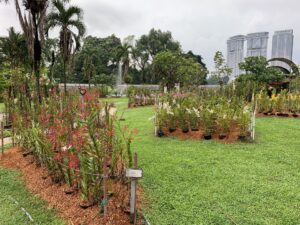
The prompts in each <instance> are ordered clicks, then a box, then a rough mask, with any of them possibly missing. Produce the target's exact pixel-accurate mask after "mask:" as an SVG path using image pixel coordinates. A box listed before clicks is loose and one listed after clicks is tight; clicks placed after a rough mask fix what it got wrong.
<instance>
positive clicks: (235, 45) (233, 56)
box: [227, 35, 245, 81]
mask: <svg viewBox="0 0 300 225" xmlns="http://www.w3.org/2000/svg"><path fill="white" fill-rule="evenodd" d="M244 42H245V36H244V35H237V36H233V37H231V38H229V40H228V41H227V65H228V67H229V68H231V69H232V74H231V77H230V81H232V80H234V79H235V78H236V77H237V76H239V75H240V74H241V73H242V71H241V70H240V69H239V63H240V62H242V61H243V60H244Z"/></svg>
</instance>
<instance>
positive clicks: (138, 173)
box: [126, 169, 143, 178]
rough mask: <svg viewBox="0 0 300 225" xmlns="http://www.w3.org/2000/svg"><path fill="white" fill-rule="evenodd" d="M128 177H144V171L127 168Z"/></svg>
mask: <svg viewBox="0 0 300 225" xmlns="http://www.w3.org/2000/svg"><path fill="white" fill-rule="evenodd" d="M126 177H131V178H141V177H143V171H142V170H139V169H127V170H126Z"/></svg>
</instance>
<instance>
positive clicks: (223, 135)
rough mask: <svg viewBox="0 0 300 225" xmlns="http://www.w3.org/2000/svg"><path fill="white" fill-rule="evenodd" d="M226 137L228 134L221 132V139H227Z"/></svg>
mask: <svg viewBox="0 0 300 225" xmlns="http://www.w3.org/2000/svg"><path fill="white" fill-rule="evenodd" d="M226 137H227V135H226V134H219V139H220V140H223V139H225V138H226Z"/></svg>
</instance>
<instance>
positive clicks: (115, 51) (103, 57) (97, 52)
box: [74, 35, 122, 84]
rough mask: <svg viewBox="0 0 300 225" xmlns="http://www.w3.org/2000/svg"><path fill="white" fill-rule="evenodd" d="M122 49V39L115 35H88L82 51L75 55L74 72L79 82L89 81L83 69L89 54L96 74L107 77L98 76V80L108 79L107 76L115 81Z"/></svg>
mask: <svg viewBox="0 0 300 225" xmlns="http://www.w3.org/2000/svg"><path fill="white" fill-rule="evenodd" d="M120 49H122V45H121V40H120V39H119V38H117V37H116V36H115V35H111V36H108V37H105V38H98V37H92V36H87V37H86V38H85V39H84V42H83V46H82V48H81V51H80V52H78V53H77V54H76V57H75V68H74V72H75V75H76V80H77V82H87V80H86V78H85V76H84V71H83V70H82V68H83V67H84V61H85V58H86V57H87V56H91V58H92V62H93V64H94V66H95V76H97V77H98V78H99V77H105V79H100V78H99V79H98V78H97V79H95V80H96V81H100V80H102V81H107V77H110V79H111V80H113V81H115V77H116V73H117V65H118V62H119V60H120V57H121V56H120ZM103 84H105V83H103ZM109 84H111V82H109Z"/></svg>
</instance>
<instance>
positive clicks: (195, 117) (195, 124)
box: [189, 107, 200, 131]
mask: <svg viewBox="0 0 300 225" xmlns="http://www.w3.org/2000/svg"><path fill="white" fill-rule="evenodd" d="M189 121H190V127H191V130H192V131H199V122H200V111H199V110H198V109H196V108H194V107H193V108H192V110H190V113H189Z"/></svg>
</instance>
